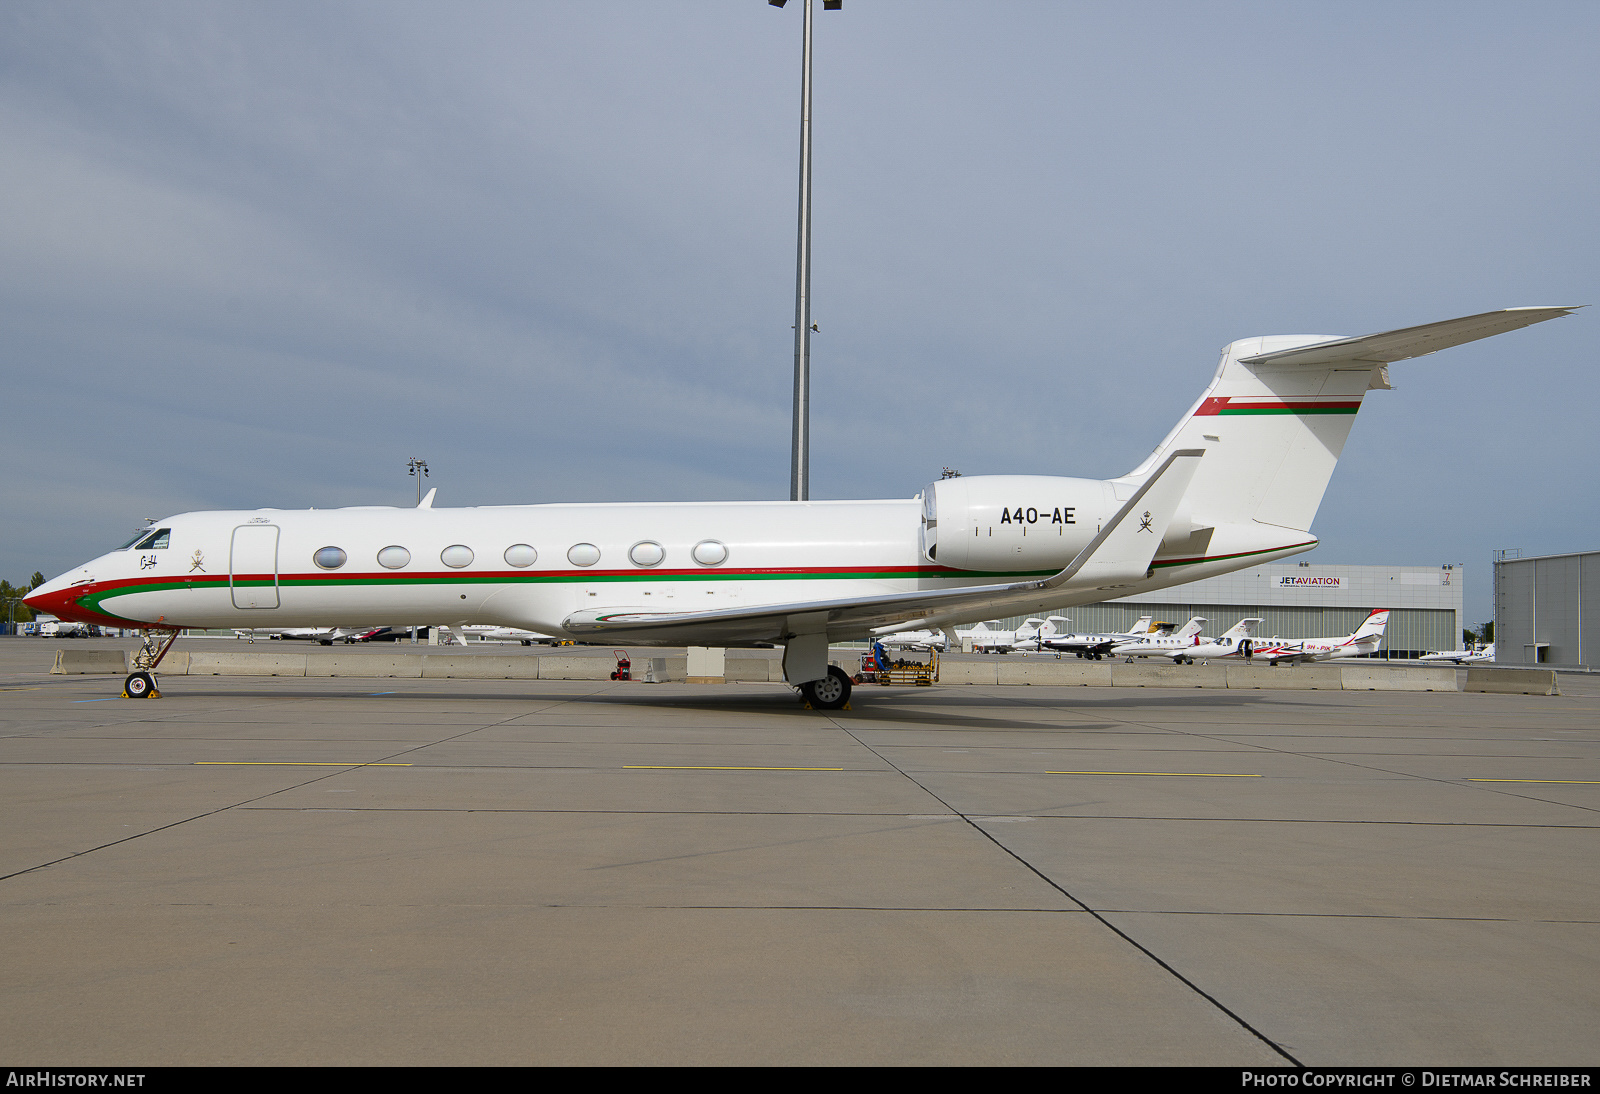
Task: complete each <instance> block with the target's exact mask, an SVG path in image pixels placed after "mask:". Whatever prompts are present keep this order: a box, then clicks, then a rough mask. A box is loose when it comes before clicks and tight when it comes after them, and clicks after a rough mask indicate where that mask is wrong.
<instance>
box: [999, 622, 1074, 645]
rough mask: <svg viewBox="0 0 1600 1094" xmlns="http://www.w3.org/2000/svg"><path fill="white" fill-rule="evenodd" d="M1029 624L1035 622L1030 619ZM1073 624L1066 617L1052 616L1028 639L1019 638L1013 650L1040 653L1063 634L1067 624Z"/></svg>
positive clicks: (1028, 636) (1027, 637)
mask: <svg viewBox="0 0 1600 1094" xmlns="http://www.w3.org/2000/svg"><path fill="white" fill-rule="evenodd" d="M1029 622H1030V623H1031V622H1033V621H1032V620H1031V619H1030V620H1029ZM1071 622H1072V620H1070V619H1068V618H1067V617H1066V616H1064V615H1052V616H1050V617H1049V618H1048V619H1046V620H1045V621H1044V622H1043V623H1041V624H1039V626H1038V627H1036V628H1035V629H1034V630H1033V632H1032V633H1031V634H1029V635H1027V636H1026V637H1018V639H1017V641H1016V644H1015V645H1014V646H1013V647H1012V648H1013V649H1015V650H1016V651H1017V652H1018V653H1030V652H1031V653H1039V652H1040V651H1042V650H1044V649H1046V648H1047V644H1048V643H1049V642H1050V640H1051V639H1053V638H1055V636H1056V635H1058V634H1060V633H1061V628H1062V627H1063V626H1064V625H1065V624H1067V623H1071ZM1018 634H1019V635H1020V634H1021V632H1020V631H1019V632H1018Z"/></svg>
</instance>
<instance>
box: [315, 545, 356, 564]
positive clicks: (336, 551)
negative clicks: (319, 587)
mask: <svg viewBox="0 0 1600 1094" xmlns="http://www.w3.org/2000/svg"><path fill="white" fill-rule="evenodd" d="M347 557H348V556H347V555H346V554H345V553H344V551H342V550H341V549H340V548H338V547H319V548H318V549H317V553H316V554H314V555H312V556H311V561H312V562H315V563H316V564H317V565H318V566H320V567H322V568H323V569H324V570H337V569H338V568H339V567H340V566H343V565H344V564H345V559H346V558H347Z"/></svg>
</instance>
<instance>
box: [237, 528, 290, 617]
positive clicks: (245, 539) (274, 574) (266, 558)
mask: <svg viewBox="0 0 1600 1094" xmlns="http://www.w3.org/2000/svg"><path fill="white" fill-rule="evenodd" d="M228 587H229V588H230V589H232V590H233V606H234V607H235V608H276V607H277V606H278V526H277V525H275V524H241V525H240V526H239V527H237V528H235V529H234V530H233V544H232V546H231V547H230V549H229V551H228Z"/></svg>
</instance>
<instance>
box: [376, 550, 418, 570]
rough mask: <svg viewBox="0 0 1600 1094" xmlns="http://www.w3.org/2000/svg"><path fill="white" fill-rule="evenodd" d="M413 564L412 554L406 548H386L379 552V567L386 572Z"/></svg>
mask: <svg viewBox="0 0 1600 1094" xmlns="http://www.w3.org/2000/svg"><path fill="white" fill-rule="evenodd" d="M410 564H411V552H410V551H408V550H406V549H405V548H404V547H385V548H384V549H383V550H381V551H379V552H378V565H379V566H382V567H383V568H384V569H386V570H398V569H401V568H402V567H405V566H409V565H410Z"/></svg>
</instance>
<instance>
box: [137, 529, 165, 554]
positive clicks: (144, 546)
mask: <svg viewBox="0 0 1600 1094" xmlns="http://www.w3.org/2000/svg"><path fill="white" fill-rule="evenodd" d="M171 539H172V529H171V528H157V529H156V530H155V531H154V532H151V533H150V534H149V535H148V536H146V537H145V538H144V539H143V540H141V541H140V543H139V550H141V551H160V550H164V549H165V548H166V546H167V542H168V541H169V540H171Z"/></svg>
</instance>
